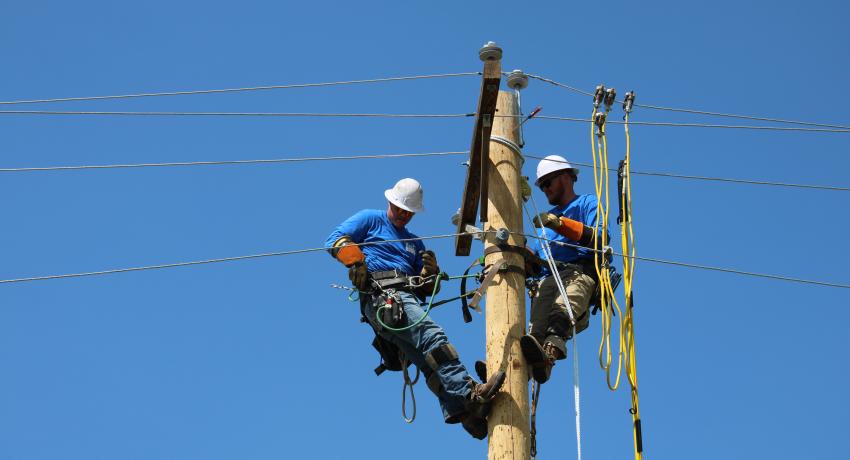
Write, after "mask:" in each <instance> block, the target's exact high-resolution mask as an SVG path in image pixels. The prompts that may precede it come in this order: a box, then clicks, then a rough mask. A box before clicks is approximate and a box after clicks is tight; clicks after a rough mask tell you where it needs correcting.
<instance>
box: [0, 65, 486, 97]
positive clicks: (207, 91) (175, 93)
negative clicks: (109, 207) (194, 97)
mask: <svg viewBox="0 0 850 460" xmlns="http://www.w3.org/2000/svg"><path fill="white" fill-rule="evenodd" d="M471 75H481V72H459V73H442V74H431V75H413V76H402V77H385V78H369V79H363V80H345V81H334V82H323V83H296V84H288V85H266V86H249V87H242V88H224V89H203V90H190V91H167V92H159V93H137V94H120V95H114V96H83V97H63V98H52V99H29V100H16V101H0V105H16V104H40V103H47V102H72V101H98V100H108V99H132V98H143V97H160V96H185V95H189V94H215V93H236V92H246V91H266V90H273V89H292V88H316V87H323V86H340V85H357V84H364V83H382V82H391V81H404V80H420V79H428V78H447V77H462V76H471Z"/></svg>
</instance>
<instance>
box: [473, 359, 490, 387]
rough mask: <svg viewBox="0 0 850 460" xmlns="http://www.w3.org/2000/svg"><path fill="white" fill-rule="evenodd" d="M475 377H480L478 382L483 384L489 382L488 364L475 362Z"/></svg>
mask: <svg viewBox="0 0 850 460" xmlns="http://www.w3.org/2000/svg"><path fill="white" fill-rule="evenodd" d="M475 375H477V376H478V380H481V381H482V382H486V381H487V363H485V362H484V361H475Z"/></svg>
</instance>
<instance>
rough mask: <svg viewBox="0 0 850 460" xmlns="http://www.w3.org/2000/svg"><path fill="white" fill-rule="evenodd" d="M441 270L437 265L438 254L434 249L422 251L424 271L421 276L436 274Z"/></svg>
mask: <svg viewBox="0 0 850 460" xmlns="http://www.w3.org/2000/svg"><path fill="white" fill-rule="evenodd" d="M439 272H440V267H438V266H437V255H436V254H434V252H433V251H425V252H423V253H422V271H421V272H420V273H419V274H420V275H421V276H431V275H436V274H437V273H439Z"/></svg>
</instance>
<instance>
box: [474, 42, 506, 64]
mask: <svg viewBox="0 0 850 460" xmlns="http://www.w3.org/2000/svg"><path fill="white" fill-rule="evenodd" d="M478 57H479V58H480V59H481V60H482V61H500V60H501V59H502V48H499V47H498V46H496V42H487V43H486V44H485V45H484V46H482V47H481V49H480V50H479V51H478Z"/></svg>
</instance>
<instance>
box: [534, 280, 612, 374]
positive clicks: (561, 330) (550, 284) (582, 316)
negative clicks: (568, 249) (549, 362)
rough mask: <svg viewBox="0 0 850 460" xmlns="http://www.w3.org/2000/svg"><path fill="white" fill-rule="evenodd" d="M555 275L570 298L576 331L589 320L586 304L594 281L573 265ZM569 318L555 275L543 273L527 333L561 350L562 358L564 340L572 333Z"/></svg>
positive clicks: (582, 327) (592, 291)
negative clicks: (544, 274) (543, 276)
mask: <svg viewBox="0 0 850 460" xmlns="http://www.w3.org/2000/svg"><path fill="white" fill-rule="evenodd" d="M559 274H560V276H561V279H562V280H563V282H564V288H565V289H566V291H567V297H568V298H569V300H570V309H571V310H572V312H573V316H574V317H575V319H576V333H579V332H581V331H583V330H585V329H587V325H588V321H589V320H590V312H589V311H588V307H589V305H590V299H591V297H593V293H594V292H595V291H596V281H594V280H593V278H591V277H590V276H588V275H586V274H584V272H583V271H581V270H580V269H577V268H576V269H574V268H567V269H564V270H561V271H560V273H559ZM569 318H570V317H569V314H568V313H567V308H566V306H565V302H564V298H563V296H562V295H561V293H560V291H559V290H558V285H557V283H555V278H554V277H553V276H547V277H546V278H544V279H543V280H542V281H540V284H539V285H538V289H537V295H536V296H535V297H534V299H533V300H532V301H531V326H530V328H529V331H528V332H529V334H531V335H533V336H534V338H535V339H537V341H538V342H540V343H541V344H544V343H546V342H550V343H552V344H553V345H555V347H556V348H557V349H558V350H559V351H560V352H561V355H560V356H561V358H563V357H566V356H567V346H566V341H567V340H568V339H569V338H571V337H572V335H573V330H572V326H571V324H570V320H569Z"/></svg>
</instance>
